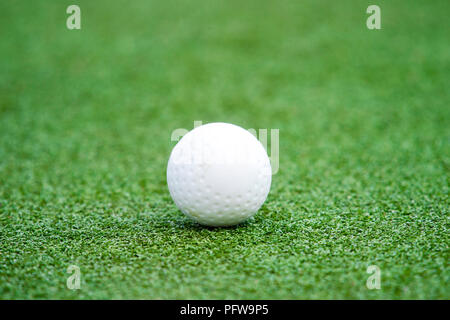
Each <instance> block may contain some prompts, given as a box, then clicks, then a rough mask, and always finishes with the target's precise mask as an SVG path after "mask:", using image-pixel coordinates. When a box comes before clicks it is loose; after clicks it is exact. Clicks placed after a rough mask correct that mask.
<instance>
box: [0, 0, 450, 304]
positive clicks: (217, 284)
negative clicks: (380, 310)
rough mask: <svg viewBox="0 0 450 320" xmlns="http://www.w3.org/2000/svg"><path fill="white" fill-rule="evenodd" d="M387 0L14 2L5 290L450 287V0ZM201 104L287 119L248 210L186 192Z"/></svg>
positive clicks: (211, 116)
mask: <svg viewBox="0 0 450 320" xmlns="http://www.w3.org/2000/svg"><path fill="white" fill-rule="evenodd" d="M74 2H75V3H78V4H80V6H81V10H82V30H80V31H69V30H67V29H66V22H65V19H66V17H67V15H66V13H65V10H66V7H67V6H68V5H69V4H72V3H74ZM372 2H373V1H371V2H367V1H335V2H330V1H326V2H325V1H323V2H322V1H313V0H311V1H261V0H255V1H237V0H236V1H235V0H232V1H220V3H221V4H219V1H199V2H197V1H196V2H192V1H164V2H162V1H158V2H156V1H155V2H149V1H33V2H31V1H26V2H24V1H3V2H1V4H0V37H1V41H0V298H2V299H7V298H16V299H17V298H20V299H28V298H55V299H59V298H68V299H77V298H83V299H85V298H106V299H109V298H144V299H147V298H149V299H160V298H163V299H164V298H272V299H312V298H339V299H341V298H351V299H354V298H356V299H359V298H374V299H381V298H383V299H384V298H387V299H391V298H393V299H406V298H441V299H449V298H450V288H449V285H448V284H449V283H450V282H449V280H450V279H449V278H450V272H449V267H448V262H449V248H448V245H449V233H448V227H449V215H448V206H449V201H448V181H449V162H450V154H449V145H448V142H449V138H450V130H449V128H450V121H449V119H450V109H449V102H450V97H449V90H448V84H449V83H450V76H449V74H450V63H449V52H450V46H449V42H448V17H447V14H448V9H449V5H448V1H432V2H431V1H378V4H379V5H380V6H381V8H382V30H380V31H369V30H368V29H367V28H366V26H365V20H366V17H367V14H366V13H365V10H366V8H367V6H368V5H369V4H372ZM163 3H164V4H163ZM194 120H202V121H203V122H204V123H207V122H214V121H224V122H231V123H235V124H238V125H240V126H243V127H245V128H268V129H279V130H280V170H279V172H278V173H277V174H276V175H274V176H273V184H272V190H271V193H270V195H269V197H268V199H267V202H266V203H265V204H264V206H263V207H262V209H261V210H260V212H259V213H258V214H257V215H256V216H255V217H254V218H253V219H252V220H250V221H249V222H248V223H245V224H243V225H240V226H238V227H235V228H227V229H208V228H204V227H200V226H198V225H196V224H194V223H192V222H191V221H190V220H189V219H188V218H187V217H185V216H184V215H183V214H182V213H180V212H179V211H178V210H177V208H176V207H175V205H174V203H173V202H172V200H171V198H170V195H169V192H168V190H167V187H166V178H165V174H166V171H165V170H166V164H167V160H168V156H169V153H170V150H171V148H172V147H173V146H174V142H171V141H170V135H171V133H172V131H173V130H174V129H176V128H187V129H191V128H192V127H193V121H194ZM69 265H77V266H79V267H80V269H81V279H82V280H81V289H80V290H77V291H72V290H69V289H67V287H66V279H67V277H68V276H69V275H70V274H68V273H67V267H68V266H69ZM369 265H377V266H378V267H379V268H380V269H381V286H382V287H381V290H368V289H367V288H366V280H367V278H368V277H369V274H367V273H366V269H367V267H368V266H369Z"/></svg>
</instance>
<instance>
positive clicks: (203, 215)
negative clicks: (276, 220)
mask: <svg viewBox="0 0 450 320" xmlns="http://www.w3.org/2000/svg"><path fill="white" fill-rule="evenodd" d="M271 177H272V175H271V167H270V161H269V157H268V156H267V153H266V150H265V149H264V147H263V145H262V144H261V143H260V142H259V141H258V139H256V138H255V136H253V135H252V134H251V133H250V132H249V131H247V130H245V129H243V128H241V127H239V126H236V125H233V124H228V123H210V124H206V125H203V126H200V127H197V128H195V129H193V130H192V131H190V132H188V133H187V134H186V135H185V136H184V137H183V138H182V139H181V140H180V141H179V142H178V143H177V145H176V146H175V147H174V148H173V150H172V153H171V155H170V158H169V163H168V166H167V184H168V187H169V191H170V195H171V196H172V199H173V200H174V202H175V204H176V205H177V207H178V208H179V209H180V210H181V211H182V212H183V213H185V214H186V215H187V216H189V217H191V218H192V219H194V220H195V221H197V222H198V223H200V224H203V225H207V226H231V225H235V224H238V223H240V222H243V221H244V220H246V219H248V218H249V217H251V216H252V215H253V214H255V213H256V212H257V211H258V209H259V208H260V207H261V206H262V204H263V203H264V201H265V200H266V198H267V195H268V193H269V190H270V184H271Z"/></svg>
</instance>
